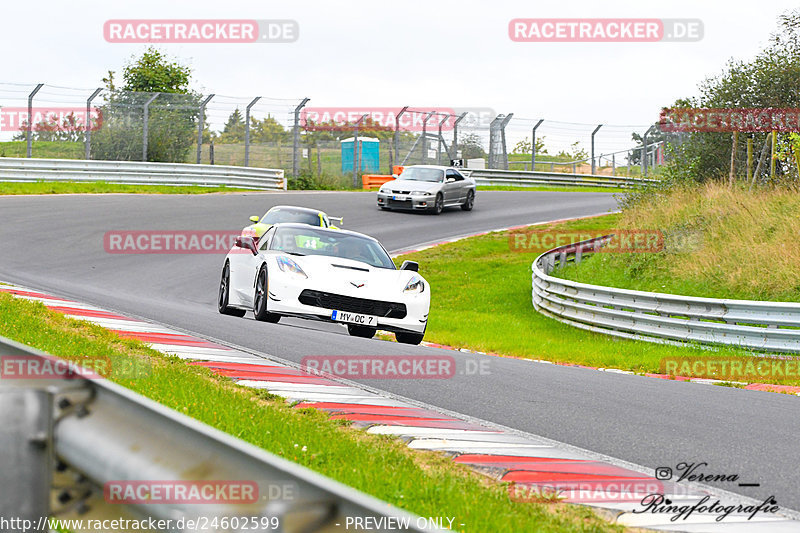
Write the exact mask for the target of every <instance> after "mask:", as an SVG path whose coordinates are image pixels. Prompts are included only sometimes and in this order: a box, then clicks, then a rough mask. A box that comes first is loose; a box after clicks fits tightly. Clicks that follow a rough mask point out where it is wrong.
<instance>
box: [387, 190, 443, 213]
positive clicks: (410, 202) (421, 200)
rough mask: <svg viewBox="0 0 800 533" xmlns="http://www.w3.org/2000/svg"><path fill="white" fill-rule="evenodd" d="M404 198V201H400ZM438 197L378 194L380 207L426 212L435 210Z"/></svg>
mask: <svg viewBox="0 0 800 533" xmlns="http://www.w3.org/2000/svg"><path fill="white" fill-rule="evenodd" d="M398 198H402V199H398ZM435 201H436V196H435V195H433V194H431V195H427V196H410V195H408V194H391V193H382V192H378V206H380V207H390V208H392V209H410V210H425V209H431V208H433V203H434V202H435Z"/></svg>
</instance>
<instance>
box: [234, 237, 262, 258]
mask: <svg viewBox="0 0 800 533" xmlns="http://www.w3.org/2000/svg"><path fill="white" fill-rule="evenodd" d="M233 245H234V246H236V247H237V248H244V249H245V250H250V252H251V253H252V254H253V255H258V248H256V241H254V240H253V238H252V237H247V236H242V235H239V236H238V237H236V240H234V241H233Z"/></svg>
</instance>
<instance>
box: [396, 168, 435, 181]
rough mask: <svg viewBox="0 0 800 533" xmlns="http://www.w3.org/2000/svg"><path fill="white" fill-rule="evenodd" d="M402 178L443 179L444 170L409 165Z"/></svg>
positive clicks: (417, 179) (411, 179)
mask: <svg viewBox="0 0 800 533" xmlns="http://www.w3.org/2000/svg"><path fill="white" fill-rule="evenodd" d="M400 179H401V180H408V181H432V182H436V181H442V179H444V171H443V170H441V169H438V168H421V167H408V168H406V169H404V170H403V173H402V174H400Z"/></svg>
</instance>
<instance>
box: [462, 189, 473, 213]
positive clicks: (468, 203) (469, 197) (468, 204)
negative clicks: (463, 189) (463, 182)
mask: <svg viewBox="0 0 800 533" xmlns="http://www.w3.org/2000/svg"><path fill="white" fill-rule="evenodd" d="M474 205H475V191H473V190H472V189H470V190H469V192H468V193H467V199H466V200H464V203H463V204H461V209H463V210H464V211H472V207H473V206H474Z"/></svg>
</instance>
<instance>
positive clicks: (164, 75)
mask: <svg viewBox="0 0 800 533" xmlns="http://www.w3.org/2000/svg"><path fill="white" fill-rule="evenodd" d="M112 77H113V76H112ZM122 78H123V79H124V80H125V86H124V87H123V88H122V89H123V90H124V91H135V92H143V93H176V94H189V81H190V80H191V78H192V70H191V69H190V68H189V67H186V66H183V65H181V64H180V63H178V62H177V61H169V59H167V56H166V55H165V54H163V53H162V52H160V51H159V50H156V49H155V48H152V47H151V48H148V49H147V50H146V51H145V53H144V54H142V57H140V58H139V59H137V60H135V61H131V62H130V63H128V64H127V65H125V67H124V68H123V69H122Z"/></svg>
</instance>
